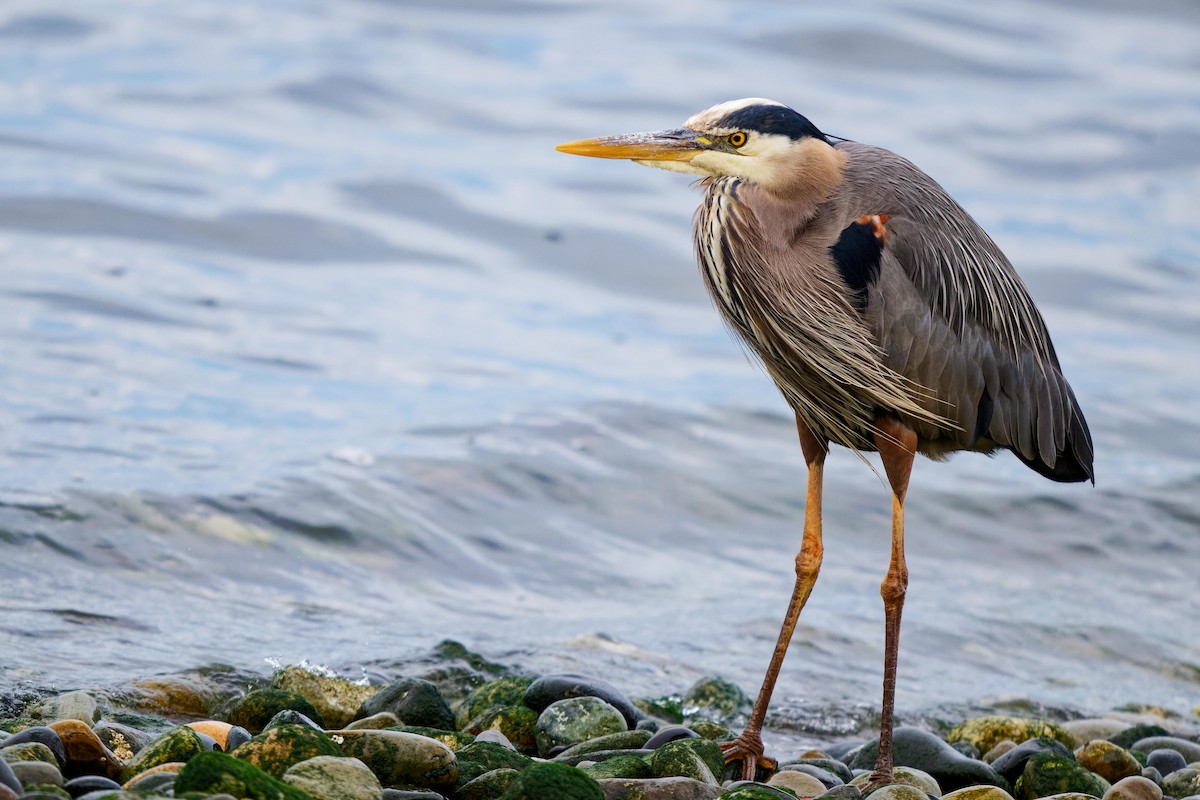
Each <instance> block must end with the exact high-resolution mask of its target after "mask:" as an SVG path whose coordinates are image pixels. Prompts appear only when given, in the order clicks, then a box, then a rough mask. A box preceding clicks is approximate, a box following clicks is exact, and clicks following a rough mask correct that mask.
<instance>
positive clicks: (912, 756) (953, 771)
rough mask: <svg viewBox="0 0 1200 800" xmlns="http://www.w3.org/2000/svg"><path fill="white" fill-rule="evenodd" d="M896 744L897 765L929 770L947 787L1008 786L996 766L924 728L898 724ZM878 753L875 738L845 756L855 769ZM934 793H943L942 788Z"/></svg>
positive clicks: (870, 765)
mask: <svg viewBox="0 0 1200 800" xmlns="http://www.w3.org/2000/svg"><path fill="white" fill-rule="evenodd" d="M892 748H893V756H894V758H895V763H896V765H897V766H904V767H911V768H913V769H917V770H921V771H923V772H925V773H928V774H929V775H930V776H932V778H933V780H935V781H936V782H937V784H938V785H939V786H941V787H942V789H943V790H945V791H953V790H955V789H961V788H963V787H964V786H975V785H978V784H988V785H991V786H1007V784H1006V783H1005V781H1004V780H1002V779H1001V777H1000V774H999V772H998V771H997V770H996V769H994V768H993V767H992V766H988V765H987V764H985V763H984V762H982V761H979V760H978V759H974V758H968V757H967V756H965V755H963V754H962V753H960V752H958V751H957V750H955V749H954V748H953V747H951V746H950V745H949V744H947V743H946V742H944V741H942V740H941V739H939V738H938V737H937V736H934V735H933V734H932V733H930V732H929V731H926V730H922V729H920V728H913V727H909V726H901V727H899V728H896V729H895V732H894V733H893V740H892ZM878 756H879V742H878V741H874V740H872V741H869V742H867V743H866V744H864V745H862V746H861V747H859V748H858V749H857V750H855V751H852V753H847V754H846V756H845V758H846V763H847V765H848V766H849V767H850V768H851V769H872V768H873V767H874V766H875V760H876V759H877V758H878ZM934 794H939V795H940V794H941V791H937V792H934Z"/></svg>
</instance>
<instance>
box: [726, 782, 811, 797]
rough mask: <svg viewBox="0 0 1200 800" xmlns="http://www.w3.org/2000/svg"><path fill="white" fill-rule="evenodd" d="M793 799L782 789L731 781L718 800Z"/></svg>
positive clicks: (754, 783)
mask: <svg viewBox="0 0 1200 800" xmlns="http://www.w3.org/2000/svg"><path fill="white" fill-rule="evenodd" d="M793 797H795V795H793V794H792V793H791V792H785V791H784V790H783V787H780V786H771V785H769V784H766V783H759V782H758V781H733V782H731V783H730V784H729V785H728V786H726V787H725V791H724V792H722V793H721V794H720V800H791V798H793Z"/></svg>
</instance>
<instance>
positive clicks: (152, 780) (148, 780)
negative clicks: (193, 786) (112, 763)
mask: <svg viewBox="0 0 1200 800" xmlns="http://www.w3.org/2000/svg"><path fill="white" fill-rule="evenodd" d="M183 767H184V765H183V764H180V763H175V764H159V765H158V766H157V767H151V768H150V769H148V770H146V771H145V772H143V773H141V774H139V775H135V776H133V777H132V778H130V779H129V780H128V781H126V782H125V785H124V786H123V787H122V788H124V789H125V790H126V791H132V792H136V793H137V794H156V793H157V794H166V793H167V792H168V791H169V790H171V789H172V788H173V787H174V786H175V781H177V780H178V779H179V772H180V770H182V769H183Z"/></svg>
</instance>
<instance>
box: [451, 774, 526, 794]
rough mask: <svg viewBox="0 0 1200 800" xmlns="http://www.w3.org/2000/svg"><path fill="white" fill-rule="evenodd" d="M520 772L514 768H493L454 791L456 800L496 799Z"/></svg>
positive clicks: (506, 789)
mask: <svg viewBox="0 0 1200 800" xmlns="http://www.w3.org/2000/svg"><path fill="white" fill-rule="evenodd" d="M519 774H520V773H519V772H518V771H517V770H515V769H506V768H503V767H501V768H500V769H494V770H492V771H491V772H485V773H483V774H482V775H480V776H479V777H478V778H475V779H474V780H472V781H468V782H467V783H465V784H463V785H462V786H460V787H459V789H458V791H457V792H455V795H454V796H455V798H456V800H496V798H498V797H500V795H502V794H504V793H505V792H506V791H508V787H510V786H512V785H513V781H515V780H516V779H517V775H519Z"/></svg>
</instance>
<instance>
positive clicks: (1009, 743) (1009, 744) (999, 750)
mask: <svg viewBox="0 0 1200 800" xmlns="http://www.w3.org/2000/svg"><path fill="white" fill-rule="evenodd" d="M1016 746H1017V743H1016V742H1014V741H1013V740H1012V739H1001V740H1000V741H998V742H996V744H995V746H994V747H992V749H991V750H988V751H987V752H986V753H984V754H983V760H984V761H986V762H987V763H988V764H991V765H993V766H995V764H996V760H997V759H999V758H1000V756H1002V755H1004V754H1005V753H1007V752H1008V751H1010V750H1012V749H1013V748H1015V747H1016Z"/></svg>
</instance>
